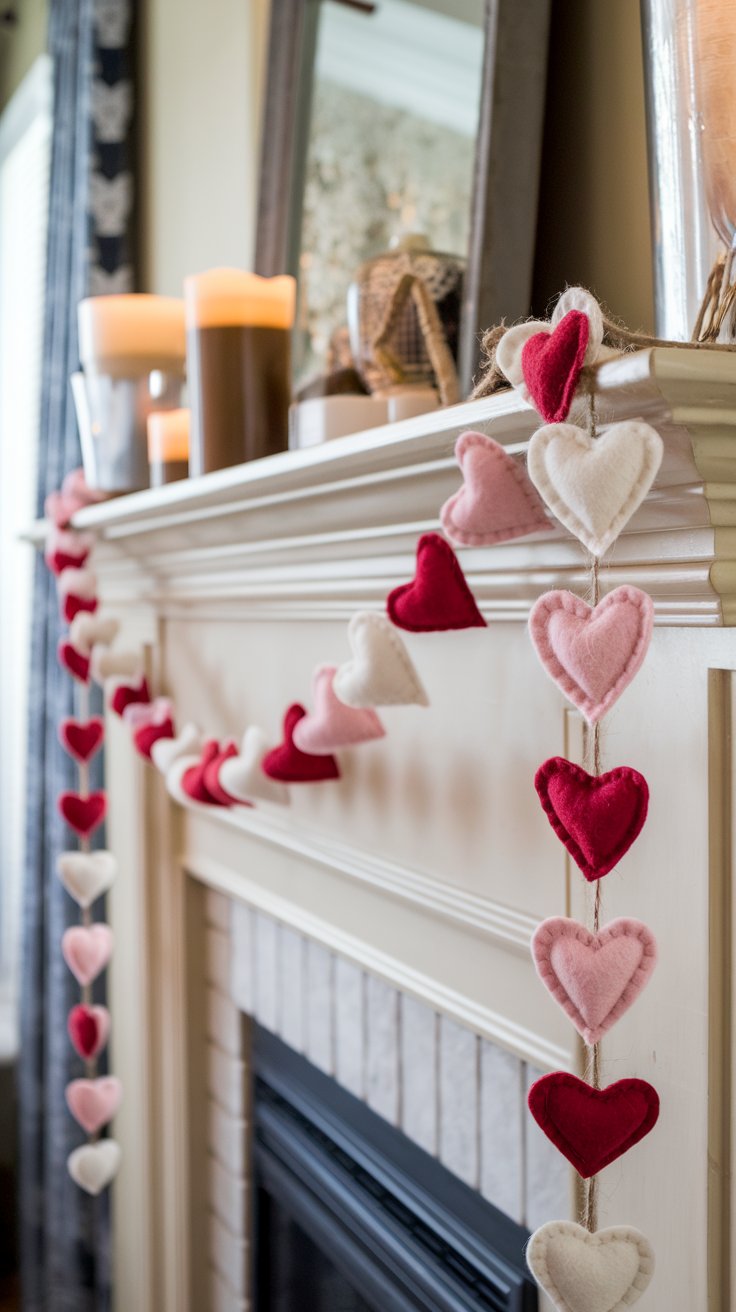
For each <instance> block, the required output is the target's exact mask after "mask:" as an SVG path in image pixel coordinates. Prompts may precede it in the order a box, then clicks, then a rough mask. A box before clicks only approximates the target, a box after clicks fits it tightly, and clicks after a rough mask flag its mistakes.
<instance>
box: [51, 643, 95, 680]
mask: <svg viewBox="0 0 736 1312" xmlns="http://www.w3.org/2000/svg"><path fill="white" fill-rule="evenodd" d="M56 654H57V657H58V660H59V664H60V665H61V666H63V668H64V669H65V670H66V671H67V673H68V674H71V676H72V678H74V679H79V682H80V683H89V656H85V655H84V653H83V652H81V651H77V649H76V647H73V646H72V644H71V643H70V642H68V641H67V640H66V639H65V638H62V640H61V642H60V643H59V646H58V647H57V649H56Z"/></svg>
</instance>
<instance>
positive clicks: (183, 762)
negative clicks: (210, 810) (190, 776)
mask: <svg viewBox="0 0 736 1312" xmlns="http://www.w3.org/2000/svg"><path fill="white" fill-rule="evenodd" d="M199 763H200V755H199V754H197V755H194V754H191V755H188V756H177V758H176V760H175V761H173V762H172V764H171V765H170V766H169V768H168V770H167V771H166V791H167V793H168V794H169V796H170V797H173V799H174V801H175V802H178V803H179V805H180V806H192V804H193V799H192V798H191V797H190V796H189V794H188V793H186V792H185V791H184V788H183V787H182V779H183V778H184V775H185V774H186V772H187V770H189V769H191V767H192V766H195V765H199ZM201 805H205V803H201Z"/></svg>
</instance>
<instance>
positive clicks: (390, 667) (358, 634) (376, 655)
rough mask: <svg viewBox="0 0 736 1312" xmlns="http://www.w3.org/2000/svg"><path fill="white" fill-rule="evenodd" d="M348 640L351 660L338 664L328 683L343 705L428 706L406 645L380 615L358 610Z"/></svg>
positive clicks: (350, 626)
mask: <svg viewBox="0 0 736 1312" xmlns="http://www.w3.org/2000/svg"><path fill="white" fill-rule="evenodd" d="M348 640H349V642H350V649H351V651H352V653H353V657H354V659H353V660H352V661H347V662H346V664H345V665H341V666H340V669H339V670H338V671H337V672H336V674H335V677H334V679H333V682H332V687H333V689H334V691H335V693H336V695H337V696H338V697H339V698H340V701H342V702H345V705H346V706H360V707H366V706H367V707H373V706H408V705H412V704H416V705H418V706H429V698H428V696H427V694H426V692H425V690H424V686H423V684H422V681H421V679H420V678H419V675H418V674H417V671H416V669H415V667H414V662H413V661H412V659H411V656H410V655H409V652H408V651H407V649H406V645H405V644H404V642H403V641H402V639H401V638H400V637H399V634H398V633H397V632H396V629H395V628H394V626H393V624H391V623H389V621H388V620H387V619H386V617H385V616H384V615H378V614H376V612H375V611H367V610H363V611H358V613H357V614H356V615H353V618H352V619H351V621H350V624H349V625H348Z"/></svg>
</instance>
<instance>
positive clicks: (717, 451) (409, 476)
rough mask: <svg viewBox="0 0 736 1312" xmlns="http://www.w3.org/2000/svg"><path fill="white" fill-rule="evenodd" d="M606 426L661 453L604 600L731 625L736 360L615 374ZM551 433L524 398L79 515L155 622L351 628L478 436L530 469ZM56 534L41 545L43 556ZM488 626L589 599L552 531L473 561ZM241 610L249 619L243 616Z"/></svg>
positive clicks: (670, 619) (450, 485)
mask: <svg viewBox="0 0 736 1312" xmlns="http://www.w3.org/2000/svg"><path fill="white" fill-rule="evenodd" d="M599 380H600V412H601V419H602V421H603V422H611V421H614V420H620V419H624V418H628V417H631V418H633V417H641V418H643V419H645V420H647V421H648V422H649V423H651V424H653V425H654V426H655V427H656V428H657V429H658V430H659V432H660V433H661V434H662V437H663V439H664V442H665V458H664V461H663V465H662V468H661V470H660V472H659V475H658V477H657V480H656V482H655V485H654V487H653V489H652V491H651V493H650V495H649V497H648V498H647V500H646V502H645V504H644V505H643V506H642V507H641V508H640V510H639V511H638V512H637V514H636V515H635V516H634V517H633V519H632V520H631V521H630V523H629V524H628V526H627V528H626V530H625V531H624V533H623V534H622V536H621V538H620V539H619V541H618V543H617V544H616V545H615V547H614V548H613V550H612V552H611V553H610V555H609V557H608V559H607V562H606V565H607V568H606V572H605V583H604V586H605V587H606V588H612V587H615V586H617V585H618V584H619V583H621V582H624V581H626V582H629V583H636V584H638V585H640V586H641V587H643V588H644V589H645V590H646V591H648V592H649V593H650V594H651V595H652V596H653V598H654V601H655V604H656V610H657V620H658V622H659V623H664V624H677V625H721V624H724V623H725V624H729V625H731V624H734V623H736V354H734V355H731V354H729V353H726V352H722V351H709V350H705V349H703V350H695V349H693V350H684V349H676V348H653V349H650V350H646V351H639V352H636V353H634V354H631V355H627V356H623V357H620V358H618V359H615V360H613V361H611V362H610V363H608V364H606V365H605V366H603V367H602V369H601V370H600V374H599ZM539 422H540V421H539V418H538V416H537V414H536V412H535V411H533V410H531V409H530V408H529V407H528V406H527V405H526V404H525V403H524V402H523V401H522V400H521V399H520V398H519V397H518V396H517V395H516V394H515V393H513V392H503V393H500V394H498V395H496V396H493V397H490V398H486V399H483V400H479V401H471V402H468V403H466V404H463V405H458V406H454V407H452V408H450V409H445V410H438V411H436V412H434V413H432V414H429V415H422V416H420V417H418V418H415V419H410V420H406V421H403V422H401V423H398V424H393V425H388V426H386V427H381V428H374V429H371V430H368V431H366V432H362V433H355V434H353V435H351V436H350V437H345V438H341V439H339V440H337V441H334V442H331V443H328V444H326V445H324V446H320V447H315V448H311V449H309V450H306V451H291V452H285V453H283V454H282V455H278V456H273V457H270V458H267V459H263V460H259V461H254V462H252V463H250V464H246V465H240V466H237V467H235V468H232V469H226V470H222V471H219V472H217V473H214V474H209V475H206V476H205V477H202V478H199V479H196V480H191V481H185V482H180V483H175V484H171V485H169V486H168V487H165V488H161V489H151V490H148V491H145V492H139V493H135V494H133V495H129V496H125V497H120V498H118V499H116V500H113V501H110V502H107V503H105V504H103V505H99V506H94V507H91V508H89V509H88V510H85V511H83V512H82V513H80V514H79V515H78V516H77V517H76V519H75V521H74V522H75V525H77V526H78V527H79V528H88V529H94V530H95V531H96V532H97V533H98V534H99V536H100V545H99V547H98V550H97V552H96V554H95V562H96V566H97V568H98V570H99V571H100V574H101V576H102V579H103V592H104V597H105V600H106V601H110V602H114V603H120V602H125V601H126V600H128V599H133V598H135V600H136V601H138V602H139V601H140V600H141V599H142V598H143V597H144V598H145V599H146V600H147V601H149V602H150V603H151V604H152V605H154V606H155V607H156V609H157V610H158V611H159V613H160V614H162V615H164V616H167V617H172V616H175V615H176V614H177V613H178V610H179V608H180V607H182V606H185V607H188V606H190V605H191V604H192V603H196V604H197V605H198V607H205V608H206V607H207V606H208V605H211V606H215V605H216V606H218V607H219V610H220V613H222V606H223V604H227V603H228V602H232V603H233V604H234V605H235V607H236V610H237V614H238V615H241V614H243V613H245V611H247V612H248V613H251V614H255V615H258V616H259V617H265V615H267V616H268V618H280V617H282V618H289V619H293V618H295V617H298V616H299V615H304V616H305V617H309V618H315V617H316V615H317V614H320V615H322V616H323V617H327V616H330V617H334V618H337V617H347V616H349V615H350V614H351V613H352V611H354V610H355V608H356V607H358V606H367V607H372V606H380V605H382V603H383V600H384V598H385V596H386V592H387V591H388V589H389V588H390V587H392V586H393V585H394V584H395V583H397V582H399V581H401V580H403V579H405V578H407V577H409V576H410V575H411V572H412V556H413V551H414V547H415V544H416V539H417V535H418V534H419V533H420V532H423V531H427V530H431V529H435V528H437V527H438V526H439V521H438V511H439V508H440V506H441V504H442V503H443V501H444V500H445V499H446V498H447V497H448V496H449V495H450V494H451V493H452V492H453V491H454V490H456V489H457V487H458V486H459V483H460V475H459V471H458V469H457V465H456V463H455V460H454V457H453V447H454V442H455V439H456V437H457V435H458V434H459V433H460V432H462V431H463V430H464V429H466V428H475V429H478V430H480V431H482V432H485V433H488V434H490V435H491V436H492V437H494V438H495V439H496V440H497V441H500V442H502V443H503V444H504V445H505V446H506V447H507V449H508V450H509V451H510V452H511V453H512V454H514V455H516V456H518V458H519V459H523V458H524V457H525V452H526V447H527V443H528V440H529V438H530V436H531V434H532V433H533V432H534V430H535V429H536V428H537V427H538V425H539ZM43 531H44V526H43V524H40V523H39V524H37V525H35V527H34V530H33V532H32V534H31V535H29V536H31V537H32V538H34V539H35V540H36V541H39V540H40V539H41V538H42V536H43ZM461 557H462V563H463V568H464V569H465V571H466V574H467V576H468V579H469V582H470V584H471V586H472V588H473V591H474V593H475V595H476V597H477V599H478V602H479V605H480V606H481V609H482V610H483V612H484V614H485V615H486V617H487V618H489V619H496V620H510V619H514V620H518V619H523V618H524V617H525V615H526V614H527V612H528V610H529V607H530V606H531V605H532V604H533V602H534V601H535V599H536V598H537V597H538V596H539V595H540V594H541V593H542V592H544V591H546V590H547V589H548V588H551V587H570V588H572V589H573V590H581V589H583V590H584V589H585V587H586V573H587V565H586V558H585V552H584V550H583V549H582V547H581V546H580V544H579V543H578V542H577V541H576V540H574V539H573V538H572V537H570V535H569V534H567V532H566V531H564V530H563V529H561V528H560V527H559V526H558V525H556V524H554V523H553V522H550V531H549V533H540V534H536V535H534V536H533V537H530V538H527V539H524V540H517V541H516V542H512V543H509V544H505V545H499V546H495V547H493V548H484V549H471V550H466V551H463V552H462V553H461ZM244 603H245V605H244Z"/></svg>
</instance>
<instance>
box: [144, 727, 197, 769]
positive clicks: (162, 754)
mask: <svg viewBox="0 0 736 1312" xmlns="http://www.w3.org/2000/svg"><path fill="white" fill-rule="evenodd" d="M201 746H202V736H201V734H200V732H199V729H198V728H197V726H196V724H185V725H184V728H183V729H182V731H181V733H180V734H177V736H176V738H159V739H157V741H156V742H155V743H154V744H153V746H152V748H151V760H152V761H153V764H154V765H155V767H156V769H157V770H159V771H160V772H161V774H168V772H169V770H170V768H171V766H172V765H173V764H174V761H177V760H178V759H179V757H180V756H194V755H195V754H196V753H197V752H198V751H199V749H200V748H201Z"/></svg>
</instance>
